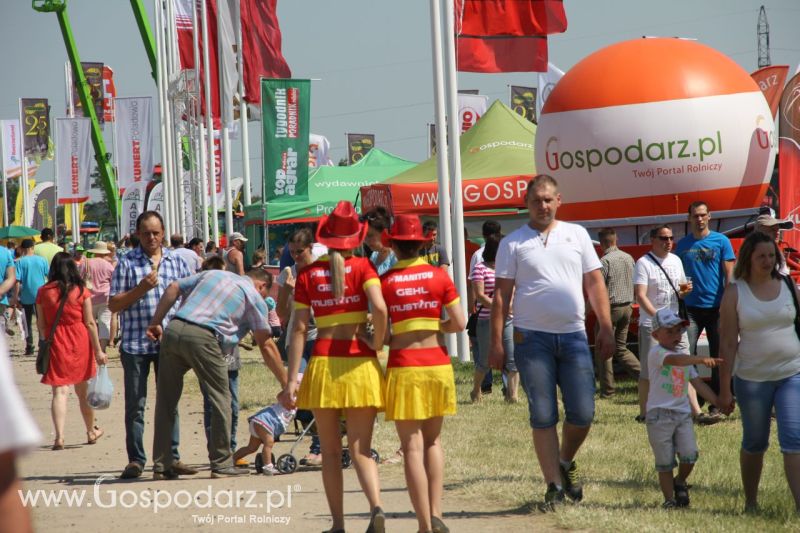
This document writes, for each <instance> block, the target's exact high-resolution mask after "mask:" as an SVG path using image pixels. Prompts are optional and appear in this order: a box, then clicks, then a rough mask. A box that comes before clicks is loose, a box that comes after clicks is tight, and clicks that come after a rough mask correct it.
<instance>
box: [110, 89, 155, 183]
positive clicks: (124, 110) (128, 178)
mask: <svg viewBox="0 0 800 533" xmlns="http://www.w3.org/2000/svg"><path fill="white" fill-rule="evenodd" d="M152 105H153V99H152V97H150V96H147V97H140V98H114V119H115V120H114V127H115V128H116V130H117V181H118V182H119V189H120V191H125V189H127V188H128V187H130V186H131V185H133V184H135V183H147V182H149V181H150V180H152V179H153V130H152V123H151V122H152Z"/></svg>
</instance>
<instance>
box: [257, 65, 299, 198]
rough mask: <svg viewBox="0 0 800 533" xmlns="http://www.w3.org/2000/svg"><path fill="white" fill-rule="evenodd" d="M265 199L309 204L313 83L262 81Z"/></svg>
mask: <svg viewBox="0 0 800 533" xmlns="http://www.w3.org/2000/svg"><path fill="white" fill-rule="evenodd" d="M261 118H262V120H261V121H262V123H263V124H264V132H263V135H262V139H263V143H264V198H265V199H266V201H267V202H274V201H279V202H285V201H293V200H308V136H309V132H310V127H309V123H310V120H311V80H292V79H273V78H263V79H262V80H261Z"/></svg>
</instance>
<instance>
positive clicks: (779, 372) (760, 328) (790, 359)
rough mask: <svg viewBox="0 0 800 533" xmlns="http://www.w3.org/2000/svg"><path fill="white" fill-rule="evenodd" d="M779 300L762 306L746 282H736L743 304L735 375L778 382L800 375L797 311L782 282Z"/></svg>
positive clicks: (739, 303) (787, 288)
mask: <svg viewBox="0 0 800 533" xmlns="http://www.w3.org/2000/svg"><path fill="white" fill-rule="evenodd" d="M780 284H781V292H780V293H779V294H778V297H777V298H775V299H774V300H770V301H768V302H762V301H761V300H759V299H758V298H756V297H755V296H754V295H753V292H752V291H751V290H750V286H749V285H748V284H747V282H745V281H744V280H738V281H736V287H737V289H738V296H739V301H738V303H737V305H736V313H737V315H738V317H739V348H738V350H737V352H736V362H735V364H734V368H733V372H734V374H735V375H736V376H738V377H740V378H742V379H746V380H748V381H774V380H779V379H783V378H787V377H789V376H793V375H795V374H797V373H799V372H800V340H799V339H798V338H797V333H795V329H794V319H795V308H794V302H793V301H792V295H791V294H790V293H789V287H788V286H787V285H786V283H785V282H784V281H783V280H781V281H780Z"/></svg>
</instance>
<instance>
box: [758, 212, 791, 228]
mask: <svg viewBox="0 0 800 533" xmlns="http://www.w3.org/2000/svg"><path fill="white" fill-rule="evenodd" d="M756 225H757V226H766V227H772V226H778V227H779V228H780V229H792V228H793V227H794V222H792V221H791V220H781V219H779V218H775V217H773V216H771V215H759V216H758V218H757V219H756Z"/></svg>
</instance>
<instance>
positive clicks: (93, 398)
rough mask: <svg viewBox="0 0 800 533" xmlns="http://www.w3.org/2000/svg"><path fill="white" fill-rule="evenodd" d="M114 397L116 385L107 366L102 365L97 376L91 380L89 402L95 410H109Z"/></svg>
mask: <svg viewBox="0 0 800 533" xmlns="http://www.w3.org/2000/svg"><path fill="white" fill-rule="evenodd" d="M112 396H114V384H113V383H112V382H111V377H110V376H109V375H108V368H106V365H100V367H99V368H98V369H97V375H96V376H95V377H93V378H92V379H90V380H89V396H88V401H89V405H91V406H92V407H93V408H94V409H108V407H109V406H110V405H111V397H112Z"/></svg>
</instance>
